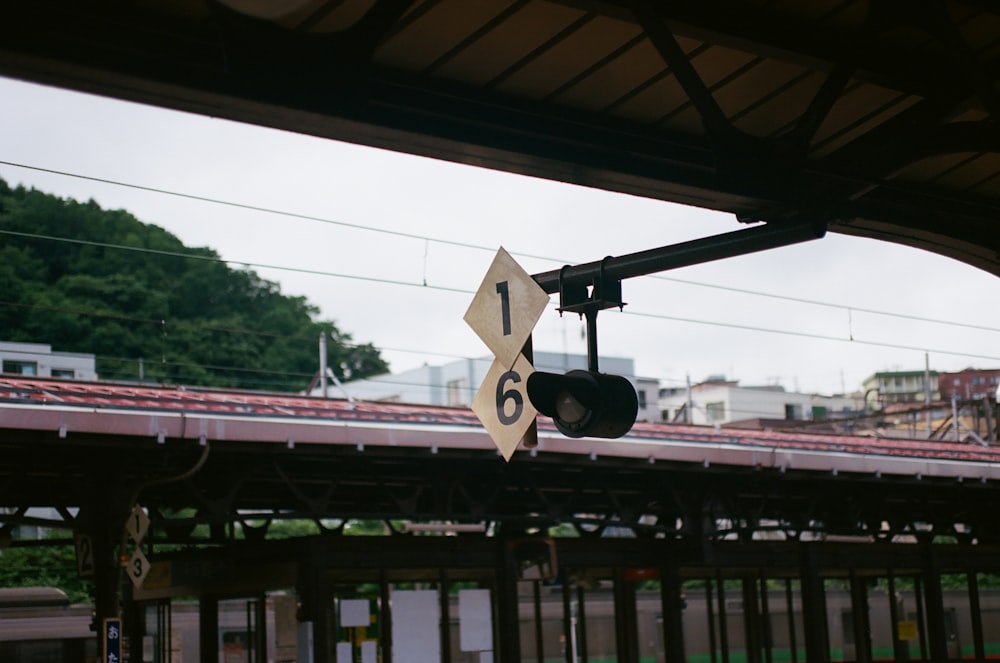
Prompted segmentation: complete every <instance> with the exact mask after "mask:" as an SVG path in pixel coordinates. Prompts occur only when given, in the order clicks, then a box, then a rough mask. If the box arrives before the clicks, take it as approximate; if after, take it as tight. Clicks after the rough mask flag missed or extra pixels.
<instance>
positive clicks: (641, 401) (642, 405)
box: [637, 389, 646, 410]
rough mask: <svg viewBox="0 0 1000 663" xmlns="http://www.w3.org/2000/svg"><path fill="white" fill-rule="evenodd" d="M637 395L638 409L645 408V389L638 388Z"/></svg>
mask: <svg viewBox="0 0 1000 663" xmlns="http://www.w3.org/2000/svg"><path fill="white" fill-rule="evenodd" d="M637 395H638V397H639V409H640V410H642V409H645V407H646V390H645V389H640V390H639V391H638V393H637Z"/></svg>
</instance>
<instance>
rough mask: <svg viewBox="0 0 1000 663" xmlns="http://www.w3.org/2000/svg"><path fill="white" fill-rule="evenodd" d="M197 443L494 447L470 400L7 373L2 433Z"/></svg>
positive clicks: (633, 452) (545, 445)
mask: <svg viewBox="0 0 1000 663" xmlns="http://www.w3.org/2000/svg"><path fill="white" fill-rule="evenodd" d="M538 424H539V426H538V428H539V436H538V437H539V444H538V447H537V448H535V449H533V450H524V449H519V450H518V451H517V452H516V454H515V456H516V455H517V454H529V455H535V454H539V453H546V454H548V453H554V454H574V455H587V456H589V457H590V458H591V459H593V460H595V461H597V460H599V459H600V458H604V457H614V458H622V459H624V458H632V459H642V460H645V461H646V462H649V463H658V462H665V463H699V464H702V465H704V466H711V465H729V466H744V467H754V468H758V469H775V470H779V471H782V472H785V471H810V472H824V473H833V474H838V473H841V472H843V473H862V474H870V475H875V476H886V477H889V476H897V477H898V476H902V477H910V478H913V479H917V480H921V479H924V478H928V479H931V478H946V479H954V480H956V481H983V482H985V481H997V480H1000V447H984V446H980V445H977V444H964V443H954V442H941V441H926V440H905V439H884V438H877V437H862V436H849V435H820V434H809V433H802V432H779V431H769V430H737V429H716V428H712V427H704V426H684V425H676V424H660V423H642V422H640V423H636V424H635V426H634V427H633V428H632V430H631V431H630V432H629V434H628V435H626V436H625V437H623V438H620V439H617V440H602V439H596V438H584V439H569V438H566V437H564V436H562V435H561V434H559V433H558V431H556V430H555V427H554V426H552V425H551V424H550V422H548V420H546V419H545V418H544V417H540V418H539V420H538ZM2 429H7V430H21V431H50V432H55V433H58V434H59V435H60V436H63V437H67V438H69V439H71V436H73V435H74V434H79V433H88V434H103V435H110V436H132V437H147V436H148V437H151V438H156V439H157V440H158V441H163V440H165V439H167V438H170V439H191V440H196V441H199V442H201V443H205V442H211V443H212V444H219V443H226V442H256V443H261V444H282V445H287V446H295V445H298V444H334V445H352V446H355V445H356V446H358V448H363V447H365V446H390V447H393V446H394V447H408V448H428V449H431V450H432V451H435V450H438V449H448V448H457V449H479V450H486V451H490V450H492V449H494V445H493V442H492V440H490V438H489V436H488V435H487V433H486V431H485V430H484V429H483V427H482V426H481V425H480V423H479V421H478V419H477V418H476V416H475V414H474V413H473V412H472V411H471V410H469V409H467V408H454V407H436V406H429V405H408V404H400V403H380V402H366V401H355V402H349V401H347V400H343V399H330V398H316V397H308V396H298V395H291V394H275V393H265V392H250V391H226V390H221V389H207V388H200V387H180V386H150V385H129V384H117V383H99V382H81V381H70V380H55V379H45V378H23V377H14V376H3V377H0V430H2Z"/></svg>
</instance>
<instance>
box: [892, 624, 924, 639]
mask: <svg viewBox="0 0 1000 663" xmlns="http://www.w3.org/2000/svg"><path fill="white" fill-rule="evenodd" d="M896 634H897V639H899V640H916V639H917V638H918V637H919V636H918V634H917V623H916V622H913V621H901V622H896Z"/></svg>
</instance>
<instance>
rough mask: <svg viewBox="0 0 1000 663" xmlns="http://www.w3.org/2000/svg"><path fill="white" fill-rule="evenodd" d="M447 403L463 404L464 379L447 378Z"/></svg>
mask: <svg viewBox="0 0 1000 663" xmlns="http://www.w3.org/2000/svg"><path fill="white" fill-rule="evenodd" d="M446 387H447V390H448V405H465V379H464V378H459V379H457V380H448V384H447V385H446Z"/></svg>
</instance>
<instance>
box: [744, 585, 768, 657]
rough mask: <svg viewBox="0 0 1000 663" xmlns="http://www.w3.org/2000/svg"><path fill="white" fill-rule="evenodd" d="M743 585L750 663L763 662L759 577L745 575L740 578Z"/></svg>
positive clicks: (745, 634) (745, 629)
mask: <svg viewBox="0 0 1000 663" xmlns="http://www.w3.org/2000/svg"><path fill="white" fill-rule="evenodd" d="M740 582H741V584H742V585H743V632H744V636H745V638H746V651H747V662H748V663H762V661H763V658H762V657H761V652H762V651H763V649H764V638H763V634H762V628H761V616H760V600H759V594H758V593H757V578H756V577H754V576H752V575H749V574H747V575H745V576H743V577H742V578H741V579H740Z"/></svg>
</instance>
